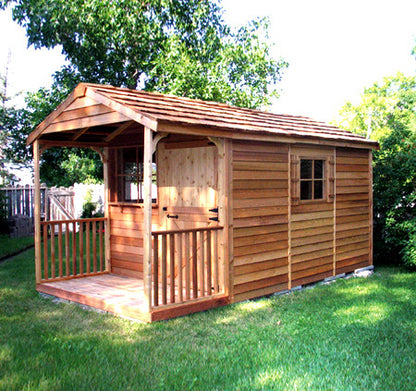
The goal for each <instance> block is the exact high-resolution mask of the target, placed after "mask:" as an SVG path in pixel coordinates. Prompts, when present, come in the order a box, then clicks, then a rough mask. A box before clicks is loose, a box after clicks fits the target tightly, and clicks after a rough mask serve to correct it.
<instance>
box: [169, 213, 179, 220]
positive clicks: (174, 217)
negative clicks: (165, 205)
mask: <svg viewBox="0 0 416 391" xmlns="http://www.w3.org/2000/svg"><path fill="white" fill-rule="evenodd" d="M166 217H167V218H168V219H177V218H178V217H179V216H178V215H169V214H168V215H167V216H166Z"/></svg>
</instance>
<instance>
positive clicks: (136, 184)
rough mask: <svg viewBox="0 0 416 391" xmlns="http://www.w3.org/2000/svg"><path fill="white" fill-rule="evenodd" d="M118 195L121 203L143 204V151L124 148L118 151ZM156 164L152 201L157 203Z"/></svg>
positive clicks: (153, 168)
mask: <svg viewBox="0 0 416 391" xmlns="http://www.w3.org/2000/svg"><path fill="white" fill-rule="evenodd" d="M117 165H118V170H117V188H118V189H117V195H118V201H119V202H131V203H142V202H143V194H144V188H143V151H142V149H139V148H122V149H119V150H118V151H117ZM156 198H157V190H156V164H155V163H153V165H152V200H153V202H156Z"/></svg>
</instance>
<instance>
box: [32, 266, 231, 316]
mask: <svg viewBox="0 0 416 391" xmlns="http://www.w3.org/2000/svg"><path fill="white" fill-rule="evenodd" d="M37 290H38V292H42V293H45V294H48V295H52V296H55V297H59V298H61V299H65V300H69V301H73V302H75V303H79V304H84V305H87V306H90V307H93V308H97V309H100V310H103V311H107V312H111V313H113V314H115V315H119V316H123V317H128V318H133V319H138V320H141V321H144V322H153V321H156V320H163V319H170V318H173V317H176V316H181V315H187V314H190V313H193V312H198V311H204V310H208V309H211V308H215V307H219V306H223V305H226V304H229V300H228V297H227V296H225V295H224V294H216V295H212V296H210V297H204V298H199V299H192V300H189V301H187V302H186V303H180V302H179V292H178V289H177V288H176V289H175V298H176V301H177V304H174V305H165V306H160V307H155V308H153V309H152V310H151V311H150V312H148V311H147V309H146V303H145V297H144V284H143V280H142V279H138V278H132V277H124V276H118V275H115V274H110V273H106V274H102V275H95V276H89V277H82V278H74V279H70V280H59V281H53V282H44V283H42V284H38V285H37ZM159 292H160V294H159V295H160V297H159V301H160V302H162V286H160V287H159Z"/></svg>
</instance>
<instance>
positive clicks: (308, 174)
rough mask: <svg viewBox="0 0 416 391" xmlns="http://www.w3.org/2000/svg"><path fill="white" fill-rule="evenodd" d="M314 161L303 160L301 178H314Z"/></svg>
mask: <svg viewBox="0 0 416 391" xmlns="http://www.w3.org/2000/svg"><path fill="white" fill-rule="evenodd" d="M312 162H313V161H312V160H306V159H302V160H301V161H300V178H301V179H311V178H312Z"/></svg>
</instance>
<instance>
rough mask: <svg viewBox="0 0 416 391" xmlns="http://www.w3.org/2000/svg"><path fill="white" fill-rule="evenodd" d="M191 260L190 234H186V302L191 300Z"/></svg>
mask: <svg viewBox="0 0 416 391" xmlns="http://www.w3.org/2000/svg"><path fill="white" fill-rule="evenodd" d="M190 262H191V258H190V251H189V232H186V233H185V287H186V289H185V297H186V300H189V299H190V298H191V289H190V288H191V277H190V274H191V273H190V270H191V267H190V266H191V265H190Z"/></svg>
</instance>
